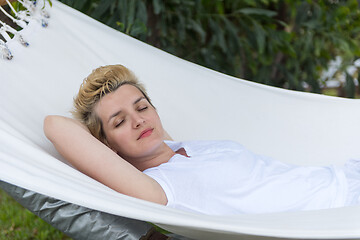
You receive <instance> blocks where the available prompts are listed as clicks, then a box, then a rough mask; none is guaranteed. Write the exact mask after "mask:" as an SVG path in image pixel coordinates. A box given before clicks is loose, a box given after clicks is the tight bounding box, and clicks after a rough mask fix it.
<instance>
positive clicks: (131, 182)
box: [44, 116, 167, 205]
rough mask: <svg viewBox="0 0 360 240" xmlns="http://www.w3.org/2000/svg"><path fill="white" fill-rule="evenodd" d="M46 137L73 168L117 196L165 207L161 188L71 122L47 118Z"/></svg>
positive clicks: (77, 124) (84, 128) (66, 119)
mask: <svg viewBox="0 0 360 240" xmlns="http://www.w3.org/2000/svg"><path fill="white" fill-rule="evenodd" d="M44 132H45V135H46V137H47V138H48V139H49V140H50V141H51V142H52V143H53V144H54V146H55V148H56V149H57V151H58V152H59V153H60V154H61V155H62V156H63V157H64V158H65V159H66V160H68V161H69V162H70V163H71V164H72V165H73V166H74V167H76V168H77V169H78V170H80V171H81V172H83V173H85V174H86V175H88V176H90V177H92V178H94V179H96V180H98V181H99V182H101V183H103V184H105V185H106V186H108V187H110V188H112V189H114V190H115V191H118V192H120V193H123V194H126V195H129V196H132V197H136V198H140V199H144V200H148V201H151V202H155V203H159V204H163V205H165V204H166V203H167V199H166V195H165V193H164V191H163V190H162V188H161V186H160V185H159V184H158V183H157V182H156V181H155V180H153V179H152V178H150V177H149V176H147V175H146V174H144V173H142V172H141V171H139V170H138V169H136V168H135V167H134V166H132V165H131V164H130V163H128V162H127V161H126V160H124V159H123V158H121V157H120V156H119V155H117V154H116V153H115V152H113V151H112V150H111V149H110V148H109V147H107V146H106V145H105V144H103V143H102V142H100V141H99V140H98V139H96V138H95V137H94V136H92V135H91V134H90V132H89V130H88V129H87V127H86V126H84V125H83V124H81V123H80V122H79V121H76V120H74V119H70V118H66V117H62V116H47V117H46V118H45V120H44Z"/></svg>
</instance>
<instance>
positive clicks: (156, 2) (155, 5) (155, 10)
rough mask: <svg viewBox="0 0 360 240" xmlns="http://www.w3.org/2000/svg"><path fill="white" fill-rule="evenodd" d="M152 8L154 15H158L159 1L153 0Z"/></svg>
mask: <svg viewBox="0 0 360 240" xmlns="http://www.w3.org/2000/svg"><path fill="white" fill-rule="evenodd" d="M153 8H154V13H155V14H156V15H159V14H160V12H161V2H160V0H153Z"/></svg>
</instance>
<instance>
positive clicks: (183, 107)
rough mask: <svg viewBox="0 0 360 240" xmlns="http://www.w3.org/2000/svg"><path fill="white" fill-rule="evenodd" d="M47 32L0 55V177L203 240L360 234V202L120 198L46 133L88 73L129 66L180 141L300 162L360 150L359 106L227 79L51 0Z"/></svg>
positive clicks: (35, 32) (335, 160)
mask: <svg viewBox="0 0 360 240" xmlns="http://www.w3.org/2000/svg"><path fill="white" fill-rule="evenodd" d="M52 2H53V7H52V8H51V9H48V11H49V12H50V14H51V21H50V23H49V26H48V28H46V29H44V28H42V27H41V25H40V24H38V21H35V20H33V21H30V24H29V26H28V27H27V28H26V29H24V30H22V35H23V37H24V38H26V40H27V41H28V42H29V44H30V46H29V47H28V48H25V47H23V46H22V45H21V44H20V42H19V41H15V40H11V41H9V42H8V43H7V45H8V48H9V49H10V50H11V52H12V55H13V59H12V60H10V61H9V60H6V59H3V60H2V59H0V83H1V85H0V86H1V94H0V180H3V181H6V182H9V183H12V184H15V185H17V186H20V187H23V188H26V189H29V190H33V191H36V192H38V193H41V194H45V195H48V196H51V197H55V198H57V199H61V200H64V201H68V202H71V203H75V204H78V205H82V206H85V207H89V208H92V209H95V210H99V211H104V212H108V213H112V214H116V215H119V216H125V217H129V218H134V219H139V220H144V221H150V222H153V223H155V224H158V225H160V226H162V227H163V228H165V229H167V230H169V231H172V232H174V233H178V234H181V235H184V236H187V237H191V238H195V239H207V240H208V239H239V238H240V237H241V239H273V238H276V237H278V238H291V239H350V238H356V239H360V206H356V207H346V208H338V209H330V210H321V211H304V212H291V213H274V214H259V215H239V216H232V217H228V216H227V217H225V216H224V217H222V216H220V217H219V216H216V217H215V216H207V215H200V214H194V213H188V212H182V211H179V210H175V209H171V208H168V207H164V206H160V205H157V204H154V203H150V202H146V201H142V200H138V199H135V198H131V197H128V196H124V195H122V194H119V193H117V192H115V191H113V190H111V189H109V188H107V187H105V186H103V185H102V184H100V183H98V182H96V181H94V180H93V179H91V178H89V177H87V176H85V175H83V174H81V173H80V172H78V171H76V170H74V169H73V168H71V167H70V166H68V165H67V164H64V163H63V161H59V160H58V159H60V160H62V159H61V157H60V156H59V155H58V154H57V153H56V151H55V149H54V148H53V147H52V145H51V144H50V142H48V141H47V140H46V138H45V136H44V134H43V131H42V122H43V118H44V117H45V116H46V115H48V114H60V115H67V116H70V114H69V110H70V109H71V107H72V98H73V96H74V95H75V94H76V92H77V91H78V88H79V86H80V83H81V82H82V80H83V78H84V77H85V76H87V75H88V74H89V73H90V72H91V70H92V69H94V68H96V67H98V66H100V65H107V64H117V63H119V64H123V65H125V66H127V67H129V68H130V69H132V70H133V71H134V72H135V73H136V75H137V76H138V77H139V78H140V80H141V81H142V82H144V83H145V85H146V87H147V88H148V91H149V95H150V96H151V97H152V99H153V103H154V105H155V106H156V107H157V109H158V111H159V114H160V116H161V117H162V120H163V124H164V126H165V128H166V129H167V130H168V132H169V133H170V135H171V136H172V137H173V138H174V139H176V140H195V139H209V140H210V139H232V140H236V141H238V142H240V143H242V144H243V145H245V146H246V147H247V148H249V149H251V150H252V151H254V152H256V153H259V154H264V155H268V156H271V157H274V158H276V159H278V160H281V161H285V162H291V163H296V164H304V165H324V164H342V163H344V162H345V161H346V160H348V159H349V158H359V157H360V150H359V149H360V147H359V144H358V142H357V140H358V134H359V132H360V101H358V100H349V99H341V98H335V97H327V96H321V95H316V94H309V93H300V92H294V91H288V90H283V89H278V88H273V87H268V86H264V85H260V84H255V83H252V82H248V81H244V80H240V79H237V78H233V77H229V76H226V75H224V74H220V73H218V72H215V71H212V70H209V69H206V68H203V67H200V66H198V65H195V64H192V63H189V62H187V61H184V60H182V59H179V58H177V57H174V56H172V55H170V54H167V53H165V52H163V51H160V50H158V49H156V48H154V47H151V46H149V45H146V44H144V43H142V42H140V41H137V40H135V39H133V38H131V37H129V36H126V35H124V34H122V33H119V32H117V31H115V30H113V29H111V28H109V27H107V26H105V25H103V24H101V23H99V22H97V21H95V20H93V19H91V18H89V17H87V16H85V15H83V14H81V13H79V12H77V11H75V10H73V9H71V8H69V7H67V6H65V5H63V4H61V3H59V2H57V1H55V0H53V1H52Z"/></svg>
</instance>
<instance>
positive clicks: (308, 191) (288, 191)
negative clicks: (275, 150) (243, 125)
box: [144, 141, 347, 215]
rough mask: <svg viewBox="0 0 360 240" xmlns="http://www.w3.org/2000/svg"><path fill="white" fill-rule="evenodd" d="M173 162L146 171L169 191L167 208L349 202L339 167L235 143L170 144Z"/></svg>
mask: <svg viewBox="0 0 360 240" xmlns="http://www.w3.org/2000/svg"><path fill="white" fill-rule="evenodd" d="M166 143H167V144H168V145H169V146H170V147H171V148H172V149H173V150H174V151H176V150H178V149H180V148H184V149H185V150H186V152H187V154H188V156H190V157H189V158H188V157H185V156H183V155H179V154H176V155H174V156H173V157H172V158H171V159H170V160H169V161H168V162H167V163H163V164H161V165H159V166H158V167H154V168H150V169H147V170H145V171H144V173H145V174H147V175H148V176H150V177H152V178H153V179H155V180H156V181H157V182H158V183H159V184H160V185H161V187H162V188H163V189H164V191H165V194H166V196H167V199H168V203H167V206H169V207H173V208H177V209H182V210H186V211H193V212H198V213H204V214H211V215H233V214H244V213H269V212H281V211H299V210H314V209H324V208H333V207H341V206H344V203H345V198H346V194H347V183H346V178H345V175H344V173H343V171H342V170H341V169H340V168H336V167H335V166H327V167H303V166H295V165H290V164H286V163H282V162H279V161H275V160H273V159H271V158H268V157H264V156H260V155H256V154H254V153H252V152H250V151H249V150H247V149H246V148H244V147H243V146H242V145H240V144H238V143H235V142H232V141H191V142H183V143H176V142H166Z"/></svg>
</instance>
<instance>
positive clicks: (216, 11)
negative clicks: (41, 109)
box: [0, 0, 360, 240]
mask: <svg viewBox="0 0 360 240" xmlns="http://www.w3.org/2000/svg"><path fill="white" fill-rule="evenodd" d="M42 1H47V2H51V1H50V0H42ZM60 1H61V2H63V3H65V4H67V5H69V6H71V7H73V8H75V9H78V10H79V11H81V12H83V13H85V14H87V15H89V16H90V17H92V18H94V19H97V20H99V21H101V22H103V23H104V24H106V25H108V26H110V27H112V28H114V29H117V30H119V31H121V32H123V33H125V34H128V35H130V36H132V37H134V38H137V39H139V40H141V41H143V42H146V43H148V44H150V45H153V46H155V47H157V48H160V49H162V50H164V51H166V52H169V53H171V54H174V55H176V56H178V57H180V58H183V59H186V60H189V61H191V62H194V63H197V64H199V65H202V66H205V67H208V68H211V69H214V70H216V71H219V72H222V73H225V74H228V75H231V76H235V77H239V78H242V79H246V80H250V81H254V82H258V83H262V84H267V85H271V86H276V87H280V88H286V89H291V90H297V91H306V92H313V93H319V94H326V95H332V96H339V97H347V98H359V97H360V88H359V81H360V60H358V58H360V0H323V1H321V0H166V1H165V0H76V1H75V0H60ZM0 3H5V1H3V0H1V1H0ZM12 5H13V7H14V8H15V9H17V10H18V9H21V7H22V6H21V4H20V3H18V2H16V1H15V2H13V3H12ZM3 9H5V10H6V11H7V12H9V13H11V9H10V8H9V6H6V5H4V6H3ZM0 20H2V21H7V23H9V24H11V21H9V19H8V18H7V17H6V16H4V15H2V13H0ZM2 239H69V238H67V237H66V236H65V235H63V234H62V233H60V232H58V231H57V230H55V229H53V228H52V227H51V226H49V225H47V224H46V223H45V222H43V221H42V220H41V219H38V218H37V217H35V216H34V215H33V214H31V213H30V212H29V211H27V210H25V209H23V208H22V207H21V206H20V205H19V204H17V203H16V202H14V201H13V200H12V199H11V198H10V197H8V196H7V195H6V194H5V193H4V192H2V191H1V190H0V240H2Z"/></svg>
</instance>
